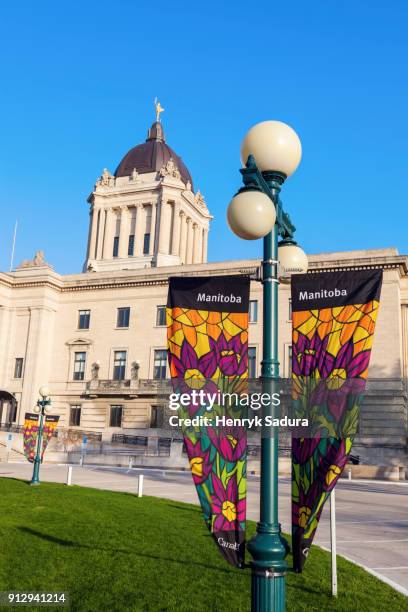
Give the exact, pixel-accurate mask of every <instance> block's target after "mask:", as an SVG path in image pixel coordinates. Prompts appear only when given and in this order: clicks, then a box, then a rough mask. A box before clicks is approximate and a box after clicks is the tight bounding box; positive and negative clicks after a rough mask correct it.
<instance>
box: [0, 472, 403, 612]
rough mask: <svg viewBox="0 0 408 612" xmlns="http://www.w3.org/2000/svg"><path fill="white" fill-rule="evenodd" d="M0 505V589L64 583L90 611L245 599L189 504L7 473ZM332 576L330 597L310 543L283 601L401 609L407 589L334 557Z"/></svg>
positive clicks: (236, 604)
mask: <svg viewBox="0 0 408 612" xmlns="http://www.w3.org/2000/svg"><path fill="white" fill-rule="evenodd" d="M191 486H193V485H191ZM0 505H1V510H0V511H1V521H0V537H1V547H0V591H8V590H18V591H50V590H52V591H66V592H68V593H69V596H70V602H71V606H70V609H72V610H81V611H82V610H89V611H92V612H96V611H98V612H99V611H100V610H110V611H116V610H117V611H122V610H146V611H149V612H155V611H158V610H177V611H178V612H182V611H189V612H190V611H191V612H201V611H203V612H204V611H205V612H212V611H214V610H215V611H218V610H219V611H220V612H221V611H222V612H231V611H234V612H235V611H240V610H249V609H250V606H249V601H250V571H249V570H244V571H243V570H235V569H233V568H231V567H230V566H229V565H228V564H227V563H226V562H225V561H224V560H223V559H222V557H221V555H220V553H219V552H218V551H217V549H216V546H215V543H214V542H213V540H212V538H211V537H210V535H209V534H208V532H207V530H206V528H205V526H204V522H203V520H202V517H201V513H200V510H199V509H198V508H197V507H195V506H192V505H187V504H182V503H179V502H173V501H167V500H163V499H156V498H153V497H144V498H142V499H138V498H137V497H135V496H134V495H131V494H126V493H112V492H109V491H98V490H95V489H86V488H82V487H66V486H64V485H58V484H41V486H39V487H30V486H29V485H28V484H27V483H26V482H23V481H19V480H12V479H7V478H1V479H0ZM253 530H254V524H253V523H250V524H249V533H252V532H253ZM289 562H291V560H289ZM338 580H339V597H338V599H337V600H333V599H332V598H331V597H330V559H329V555H328V553H326V552H324V551H322V550H321V549H319V548H317V547H314V548H313V549H312V551H311V553H310V555H309V559H308V562H307V564H306V570H305V572H304V573H303V574H301V575H296V574H289V576H288V581H287V609H288V610H289V611H291V610H293V611H295V610H296V611H298V610H308V611H311V610H319V612H322V611H323V612H324V611H326V610H344V611H347V612H351V611H360V610H361V611H364V612H366V611H367V612H373V611H376V610H385V611H386V612H392V611H394V610H395V611H396V612H397V611H398V612H402V610H408V598H406V597H404V596H403V595H401V594H399V593H397V592H395V591H394V590H393V589H391V588H390V587H388V586H387V585H385V584H383V583H382V582H380V581H379V580H377V579H376V578H374V577H373V576H371V575H369V574H367V573H365V572H364V571H363V570H361V569H360V568H358V567H356V566H354V565H352V564H350V563H348V562H347V561H345V560H343V559H341V558H339V559H338ZM25 609H26V610H27V609H29V608H25ZM30 609H32V610H33V609H35V608H30ZM38 609H43V608H38ZM53 609H55V608H53Z"/></svg>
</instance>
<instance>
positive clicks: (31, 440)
mask: <svg viewBox="0 0 408 612" xmlns="http://www.w3.org/2000/svg"><path fill="white" fill-rule="evenodd" d="M39 419H40V416H39V415H38V414H35V413H32V412H26V414H25V418H24V434H23V441H24V455H25V456H26V458H27V459H28V461H29V462H30V463H33V462H34V459H35V453H36V451H37V439H38V430H39ZM58 421H59V416H56V415H47V416H45V417H44V424H43V437H42V449H41V461H42V460H43V457H44V452H45V449H46V448H47V446H48V442H49V441H50V439H51V438H52V436H53V434H54V432H55V429H56V427H57V425H58Z"/></svg>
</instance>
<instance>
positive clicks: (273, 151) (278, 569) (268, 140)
mask: <svg viewBox="0 0 408 612" xmlns="http://www.w3.org/2000/svg"><path fill="white" fill-rule="evenodd" d="M301 154H302V149H301V144H300V140H299V138H298V136H297V134H296V132H295V131H294V130H293V129H292V128H291V127H289V126H288V125H286V124H285V123H281V122H280V121H264V122H262V123H258V124H257V125H255V126H254V127H252V128H251V129H250V130H249V132H248V133H247V135H246V136H245V138H244V140H243V143H242V146H241V159H242V162H243V164H245V167H244V168H242V169H241V170H240V172H241V174H242V178H243V183H244V187H242V189H240V191H239V192H238V193H237V194H236V195H235V196H234V198H233V199H232V201H231V203H230V205H229V207H228V213H227V218H228V224H229V226H230V228H231V229H232V231H233V232H234V233H235V234H236V235H238V236H240V237H241V238H244V239H246V240H256V239H258V238H262V237H263V239H264V252H263V261H262V283H263V287H264V289H263V356H262V369H261V380H262V391H263V393H268V394H270V395H271V394H272V393H275V392H278V391H279V388H280V387H279V360H278V285H279V275H278V264H280V274H283V275H287V274H291V273H293V272H305V271H307V257H306V255H305V253H304V252H303V251H302V249H301V248H300V247H298V246H297V244H296V242H295V241H294V238H293V237H294V233H295V227H294V226H293V224H292V223H291V220H290V218H289V215H288V214H287V213H285V212H284V210H283V207H282V202H281V200H280V198H279V193H280V190H281V186H282V184H283V182H284V181H285V179H286V178H287V177H288V176H290V175H291V174H292V173H293V172H294V171H295V170H296V168H297V166H298V164H299V162H300V159H301ZM278 237H281V239H282V240H281V242H280V243H279V244H278ZM277 410H278V408H276V407H273V406H269V407H265V408H264V411H263V417H265V416H267V415H271V416H272V417H273V416H277ZM248 550H249V552H250V553H251V555H252V562H251V566H252V611H253V612H272V611H273V612H283V611H284V610H285V575H286V572H287V563H286V561H285V557H286V555H287V553H288V551H289V546H288V544H287V542H286V540H285V539H284V538H283V536H282V534H281V527H280V524H279V518H278V430H277V428H270V429H266V428H265V427H263V430H262V439H261V496H260V520H259V523H258V524H257V529H256V535H255V536H254V537H253V538H252V539H251V540H250V542H249V543H248Z"/></svg>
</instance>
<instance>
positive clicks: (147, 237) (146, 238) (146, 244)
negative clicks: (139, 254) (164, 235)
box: [143, 234, 150, 255]
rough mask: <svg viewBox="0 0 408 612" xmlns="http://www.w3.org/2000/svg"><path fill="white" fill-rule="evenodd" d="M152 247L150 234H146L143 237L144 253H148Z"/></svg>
mask: <svg viewBox="0 0 408 612" xmlns="http://www.w3.org/2000/svg"><path fill="white" fill-rule="evenodd" d="M149 249H150V234H145V235H144V238H143V255H148V254H149Z"/></svg>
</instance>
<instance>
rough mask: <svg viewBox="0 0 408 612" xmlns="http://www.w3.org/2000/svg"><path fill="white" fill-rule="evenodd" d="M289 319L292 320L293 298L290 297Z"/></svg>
mask: <svg viewBox="0 0 408 612" xmlns="http://www.w3.org/2000/svg"><path fill="white" fill-rule="evenodd" d="M288 317H289V318H288V321H291V320H292V298H289V309H288Z"/></svg>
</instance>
